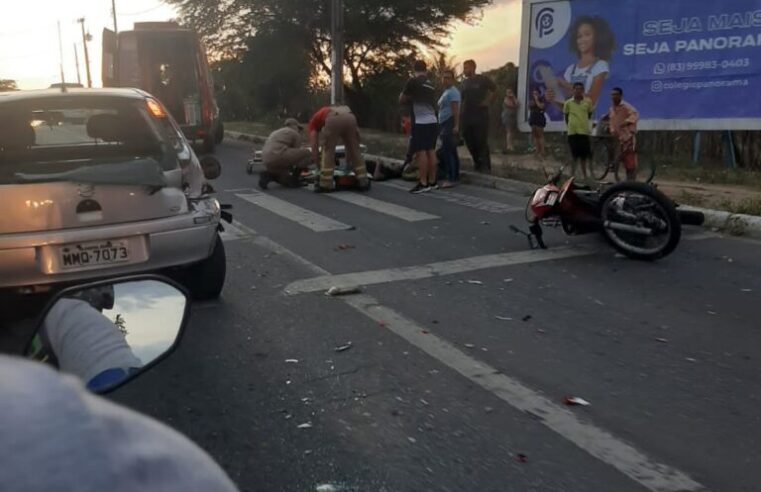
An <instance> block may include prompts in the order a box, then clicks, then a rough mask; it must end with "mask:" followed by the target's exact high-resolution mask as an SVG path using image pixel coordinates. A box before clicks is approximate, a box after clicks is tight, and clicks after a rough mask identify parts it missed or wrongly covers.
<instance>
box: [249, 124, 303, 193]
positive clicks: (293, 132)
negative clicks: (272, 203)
mask: <svg viewBox="0 0 761 492" xmlns="http://www.w3.org/2000/svg"><path fill="white" fill-rule="evenodd" d="M301 130H302V127H301V125H299V122H298V121H296V120H295V119H293V118H288V119H287V120H285V126H283V128H281V129H279V130H275V131H274V132H272V133H271V134H270V136H269V137H267V141H266V142H264V148H263V149H262V162H263V163H264V168H265V170H264V171H262V172H261V174H259V188H261V189H263V190H266V189H267V185H268V184H269V183H270V182H271V181H275V182H276V183H279V184H280V185H281V186H285V187H287V188H297V187H299V186H301V179H300V175H301V171H302V170H304V169H308V168H309V164H310V163H311V161H312V153H311V152H310V151H309V149H307V148H304V145H303V142H302V138H301Z"/></svg>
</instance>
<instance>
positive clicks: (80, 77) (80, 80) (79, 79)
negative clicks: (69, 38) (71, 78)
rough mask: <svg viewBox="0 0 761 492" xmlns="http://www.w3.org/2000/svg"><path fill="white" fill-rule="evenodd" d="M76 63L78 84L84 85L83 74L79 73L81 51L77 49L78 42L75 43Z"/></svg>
mask: <svg viewBox="0 0 761 492" xmlns="http://www.w3.org/2000/svg"><path fill="white" fill-rule="evenodd" d="M74 63H76V65H77V84H79V85H82V76H81V75H80V73H79V51H77V43H74Z"/></svg>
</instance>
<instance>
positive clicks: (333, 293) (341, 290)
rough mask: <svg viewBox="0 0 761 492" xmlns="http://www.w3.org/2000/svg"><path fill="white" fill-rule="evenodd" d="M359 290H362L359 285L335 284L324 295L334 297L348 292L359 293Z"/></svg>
mask: <svg viewBox="0 0 761 492" xmlns="http://www.w3.org/2000/svg"><path fill="white" fill-rule="evenodd" d="M360 292H362V289H360V288H359V287H338V286H337V285H334V286H333V287H331V288H329V289H328V290H327V291H326V292H325V295H326V296H331V297H335V296H346V295H349V294H359V293H360Z"/></svg>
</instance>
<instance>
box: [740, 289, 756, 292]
mask: <svg viewBox="0 0 761 492" xmlns="http://www.w3.org/2000/svg"><path fill="white" fill-rule="evenodd" d="M740 291H741V292H753V289H740Z"/></svg>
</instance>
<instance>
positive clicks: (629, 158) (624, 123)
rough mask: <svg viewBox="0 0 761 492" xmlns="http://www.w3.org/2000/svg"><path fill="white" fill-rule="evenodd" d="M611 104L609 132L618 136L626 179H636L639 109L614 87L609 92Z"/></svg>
mask: <svg viewBox="0 0 761 492" xmlns="http://www.w3.org/2000/svg"><path fill="white" fill-rule="evenodd" d="M610 96H611V99H612V100H613V105H612V106H611V107H610V111H609V113H608V114H609V115H610V133H611V135H613V136H614V137H616V138H618V142H619V145H620V152H621V162H622V163H623V165H624V168H625V169H626V179H627V180H628V181H635V180H636V179H637V122H638V121H639V111H637V108H635V107H634V106H632V105H631V104H629V103H628V102H626V101H624V91H623V89H621V88H620V87H615V88H614V89H613V91H612V92H611V94H610Z"/></svg>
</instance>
